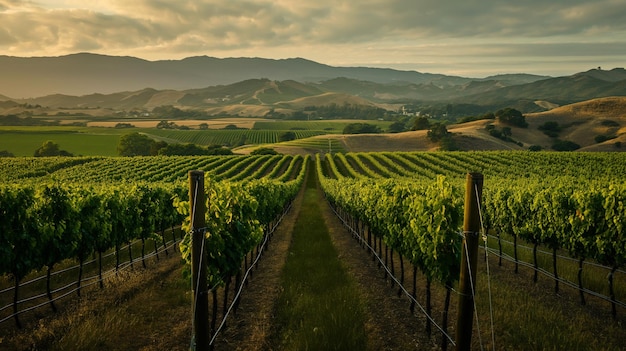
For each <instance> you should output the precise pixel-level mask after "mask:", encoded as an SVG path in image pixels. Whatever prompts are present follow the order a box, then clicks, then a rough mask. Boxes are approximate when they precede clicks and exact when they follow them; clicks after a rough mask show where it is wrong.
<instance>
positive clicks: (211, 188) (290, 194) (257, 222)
mask: <svg viewBox="0 0 626 351" xmlns="http://www.w3.org/2000/svg"><path fill="white" fill-rule="evenodd" d="M307 159H308V157H307ZM305 172H306V160H305V163H304V165H303V166H302V167H301V168H300V170H299V174H298V177H297V178H296V179H295V180H292V181H286V182H281V181H272V180H268V179H256V180H251V181H247V182H230V181H215V180H213V179H210V178H209V179H208V181H207V182H206V183H205V189H204V191H205V193H206V194H207V196H206V199H207V200H206V201H207V203H206V205H207V212H206V213H205V219H206V223H207V228H204V229H205V234H206V247H207V249H208V250H209V262H208V265H209V274H208V277H207V279H208V282H207V284H208V285H209V286H211V287H214V286H220V285H221V284H223V283H224V281H225V280H227V279H228V278H229V277H231V276H233V274H234V273H236V272H237V270H238V269H239V268H240V266H241V261H242V259H243V257H244V255H246V254H247V253H248V252H249V251H250V250H251V249H252V248H253V247H255V246H256V245H258V244H259V242H260V241H261V239H262V238H263V235H264V234H265V233H266V231H267V230H266V228H267V227H268V226H269V225H270V223H271V222H272V221H273V220H274V219H275V218H276V217H277V216H278V215H279V214H280V213H281V212H282V211H283V209H284V208H285V206H286V205H287V204H288V203H289V202H290V201H291V200H292V199H293V198H294V197H295V195H296V193H297V192H298V190H299V188H300V186H301V184H302V181H303V179H304V175H305ZM177 208H178V211H179V212H180V213H181V214H182V215H183V216H185V220H184V223H183V229H186V232H187V234H186V235H185V237H184V238H183V240H182V242H181V245H180V247H181V252H182V257H183V259H184V260H185V261H186V262H187V263H188V264H191V235H190V232H189V228H190V225H191V223H190V221H191V215H190V213H189V200H185V201H180V202H178V203H177ZM225 253H228V254H225Z"/></svg>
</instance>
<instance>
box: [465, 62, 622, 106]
mask: <svg viewBox="0 0 626 351" xmlns="http://www.w3.org/2000/svg"><path fill="white" fill-rule="evenodd" d="M619 95H626V70H624V69H623V68H615V69H613V70H610V71H599V70H597V69H594V70H591V71H587V72H583V73H577V74H574V75H572V76H567V77H558V78H548V79H542V80H537V81H534V82H531V83H526V84H519V85H512V86H506V87H502V89H494V90H491V91H487V92H483V93H478V94H474V95H469V96H465V97H461V98H458V99H455V102H463V103H477V104H497V103H502V102H503V101H520V100H527V101H535V100H542V101H549V102H551V103H554V104H557V105H564V104H570V103H575V102H579V101H585V100H589V99H594V98H600V97H606V96H619Z"/></svg>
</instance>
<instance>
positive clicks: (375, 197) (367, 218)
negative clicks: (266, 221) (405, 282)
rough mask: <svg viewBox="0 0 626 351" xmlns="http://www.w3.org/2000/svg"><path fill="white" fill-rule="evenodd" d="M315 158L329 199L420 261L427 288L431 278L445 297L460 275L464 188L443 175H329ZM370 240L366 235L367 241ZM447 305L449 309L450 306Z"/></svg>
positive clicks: (404, 254) (401, 252)
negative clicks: (441, 286)
mask: <svg viewBox="0 0 626 351" xmlns="http://www.w3.org/2000/svg"><path fill="white" fill-rule="evenodd" d="M316 162H317V166H318V167H317V169H318V177H319V179H320V184H321V187H322V189H323V191H324V193H325V194H326V197H327V199H328V201H329V202H330V204H331V205H332V206H333V207H335V208H337V209H338V211H340V212H346V213H347V214H348V215H350V216H351V217H352V218H355V219H357V220H358V221H360V222H362V223H364V225H366V226H367V227H368V228H369V229H370V231H371V234H373V235H374V237H375V238H374V241H375V240H376V237H378V238H379V240H382V241H383V242H384V243H385V245H386V246H387V247H389V248H391V249H392V250H393V251H396V252H397V253H398V254H399V255H400V257H401V258H402V257H405V258H407V259H408V260H409V261H410V262H411V263H412V264H413V265H414V266H415V267H418V268H419V269H420V270H421V271H422V272H423V273H424V275H425V277H426V279H427V281H428V282H429V284H428V287H427V289H428V290H429V291H430V282H431V281H438V282H441V283H443V284H444V285H445V286H446V288H447V291H448V296H447V298H446V301H449V297H450V291H451V289H452V286H453V283H454V282H455V281H456V280H457V279H458V277H459V267H460V258H461V244H462V241H463V240H462V237H461V235H460V234H459V232H460V229H461V226H462V222H463V192H462V189H461V188H460V187H458V186H453V185H452V184H451V183H450V182H448V181H447V180H446V178H445V177H443V176H438V177H437V178H436V179H433V180H421V181H407V180H402V179H391V178H390V179H378V178H361V179H353V180H351V179H348V178H342V179H340V180H337V179H331V178H328V177H326V176H325V175H324V172H323V166H322V161H321V157H319V155H318V157H317V159H316ZM371 240H372V239H371V238H369V237H368V244H370V245H371ZM379 248H380V245H379ZM393 251H392V252H393ZM392 257H393V253H392ZM445 308H446V312H447V308H448V306H446V307H445ZM427 309H428V310H430V305H428V306H427ZM428 312H430V311H428ZM444 325H445V323H444ZM428 326H430V324H428ZM444 332H445V331H444Z"/></svg>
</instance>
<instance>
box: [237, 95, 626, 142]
mask: <svg viewBox="0 0 626 351" xmlns="http://www.w3.org/2000/svg"><path fill="white" fill-rule="evenodd" d="M526 121H527V122H528V124H529V125H528V127H527V128H519V127H512V128H511V129H512V138H513V139H514V140H515V141H518V142H521V143H522V146H519V145H518V144H516V143H512V142H506V141H503V140H501V139H498V138H495V137H493V136H491V135H490V134H489V132H488V131H487V130H486V129H485V127H486V126H487V125H489V124H494V125H495V126H496V127H497V128H500V127H502V125H500V124H499V122H497V121H494V120H480V121H474V122H468V123H463V124H454V125H450V126H448V131H449V132H451V133H453V139H454V140H455V142H456V144H457V146H458V147H459V149H460V150H465V151H478V150H527V149H528V148H529V147H530V146H531V145H539V146H541V147H542V148H543V149H545V150H551V147H552V145H553V144H554V143H555V140H556V138H553V137H549V136H548V135H546V134H544V133H543V132H542V131H541V130H539V126H541V125H543V124H545V123H546V122H557V123H558V124H559V125H561V126H562V127H563V128H562V131H561V132H560V133H559V136H558V139H561V140H568V141H572V142H575V143H577V144H579V145H580V146H581V148H580V149H579V150H578V151H626V97H608V98H600V99H593V100H589V101H584V102H580V103H576V104H571V105H566V106H562V107H558V108H555V109H553V110H551V111H546V112H541V113H532V114H528V115H526ZM597 135H610V136H615V138H614V139H610V140H607V141H604V142H600V143H598V142H596V141H595V140H594V139H595V137H596V136H597ZM311 139H320V140H322V142H320V144H323V141H324V140H327V139H335V140H338V141H340V142H341V144H342V146H343V149H344V150H346V151H349V152H361V151H362V152H365V151H434V150H437V149H438V148H439V145H438V144H436V143H433V142H431V141H430V140H429V139H428V137H427V131H425V130H421V131H410V132H403V133H394V134H358V135H323V136H316V137H312V138H311ZM620 142H621V144H623V146H621V147H617V146H616V143H620ZM617 145H619V144H617ZM251 149H252V148H250V149H248V150H247V151H250V150H251ZM275 149H276V150H278V151H281V152H287V153H307V152H318V150H314V149H313V150H306V149H302V148H300V149H298V148H294V147H293V146H290V145H289V144H286V145H285V146H283V145H282V144H276V146H275ZM240 151H241V152H247V151H246V150H245V149H243V150H240Z"/></svg>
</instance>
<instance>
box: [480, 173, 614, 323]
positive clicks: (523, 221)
mask: <svg viewBox="0 0 626 351" xmlns="http://www.w3.org/2000/svg"><path fill="white" fill-rule="evenodd" d="M585 185H586V186H585V187H584V188H581V187H574V186H571V184H568V183H567V182H563V181H556V180H550V181H545V180H544V181H542V182H538V181H537V182H530V181H524V182H509V183H507V184H506V185H504V184H494V185H492V186H491V187H490V188H489V189H488V190H487V191H485V199H484V204H485V205H484V207H485V225H486V226H487V227H491V228H493V229H494V230H496V232H498V233H507V234H511V235H513V238H514V240H517V238H520V239H523V240H525V241H526V242H528V243H531V244H532V245H533V261H534V262H533V264H534V266H535V276H534V280H535V281H536V280H537V271H538V269H537V268H538V263H537V247H538V246H539V245H543V246H546V247H548V248H550V249H551V250H552V257H553V270H552V271H553V274H554V277H555V281H556V285H555V290H556V291H557V292H558V289H559V285H558V282H559V280H558V271H557V251H558V250H566V251H567V252H569V254H570V256H571V257H572V258H575V259H577V260H579V267H580V270H579V274H578V285H579V288H580V292H581V294H580V296H581V302H582V303H583V304H584V302H585V300H584V295H583V293H582V291H583V281H582V267H583V261H585V260H593V261H595V262H598V263H600V264H603V265H606V266H608V267H611V272H610V273H609V297H610V298H611V300H613V301H614V300H615V293H614V289H613V279H612V278H613V274H614V273H615V271H616V270H617V269H618V268H619V267H623V266H624V264H626V184H624V183H623V182H618V181H610V182H608V183H604V182H602V183H594V182H587V183H586V184H585ZM514 248H516V246H514ZM514 256H515V258H516V260H517V251H515V254H514ZM516 271H517V265H516ZM615 313H616V310H615V304H613V314H614V315H615Z"/></svg>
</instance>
